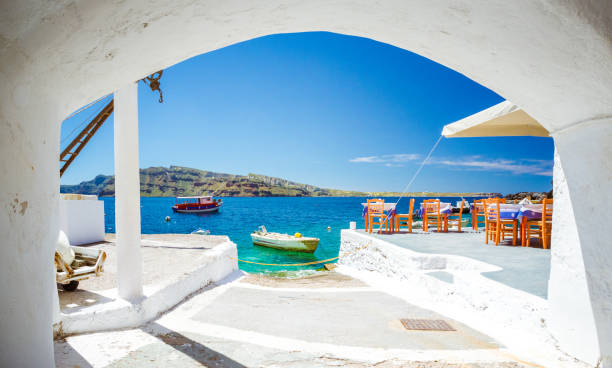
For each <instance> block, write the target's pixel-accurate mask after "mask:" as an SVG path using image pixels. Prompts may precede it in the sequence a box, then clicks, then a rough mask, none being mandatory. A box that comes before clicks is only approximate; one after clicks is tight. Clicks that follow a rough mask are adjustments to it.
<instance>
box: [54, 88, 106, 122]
mask: <svg viewBox="0 0 612 368" xmlns="http://www.w3.org/2000/svg"><path fill="white" fill-rule="evenodd" d="M110 95H111V94H110V93H109V94H107V95H106V96H102V97H100V98H98V99H97V100H95V101H94V102H90V103H88V104H87V105H85V106H83V107H81V108H80V109H78V110H77V111H75V112H73V113H72V114H70V115H68V116H67V117H66V119H64V120H62V123H63V122H64V121H66V120H68V119H70V118H71V117H73V116H75V115H76V114H78V113H80V112H81V111H83V110H85V109H87V108H89V107H90V106H91V105H93V104H96V103H97V102H99V101H100V100H102V99H104V98H106V97H108V96H110Z"/></svg>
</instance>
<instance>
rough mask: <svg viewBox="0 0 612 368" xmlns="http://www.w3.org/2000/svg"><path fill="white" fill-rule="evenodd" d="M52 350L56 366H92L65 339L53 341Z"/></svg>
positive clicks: (62, 367)
mask: <svg viewBox="0 0 612 368" xmlns="http://www.w3.org/2000/svg"><path fill="white" fill-rule="evenodd" d="M53 350H54V355H55V367H56V368H74V367H79V368H93V366H92V365H91V364H89V362H88V361H87V360H86V359H85V358H84V357H83V356H82V355H81V354H79V352H78V351H76V350H74V349H73V348H72V346H70V344H69V343H68V342H67V341H66V340H57V341H54V344H53Z"/></svg>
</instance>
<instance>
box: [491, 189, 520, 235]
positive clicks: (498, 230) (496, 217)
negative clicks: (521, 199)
mask: <svg viewBox="0 0 612 368" xmlns="http://www.w3.org/2000/svg"><path fill="white" fill-rule="evenodd" d="M502 203H504V202H503V199H500V198H493V199H487V200H486V201H485V212H486V214H485V243H486V244H489V240H493V241H495V245H499V242H500V241H502V240H504V238H505V235H506V234H512V245H516V238H517V232H518V220H517V219H502V218H501V214H500V206H499V205H500V204H502ZM508 226H510V227H508Z"/></svg>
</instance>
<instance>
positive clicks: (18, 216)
mask: <svg viewBox="0 0 612 368" xmlns="http://www.w3.org/2000/svg"><path fill="white" fill-rule="evenodd" d="M301 31H331V32H337V33H343V34H350V35H356V36H362V37H368V38H372V39H375V40H378V41H381V42H386V43H389V44H392V45H395V46H398V47H401V48H404V49H407V50H410V51H413V52H416V53H418V54H421V55H423V56H425V57H428V58H430V59H432V60H435V61H437V62H439V63H441V64H443V65H446V66H448V67H450V68H452V69H454V70H456V71H459V72H460V73H463V74H465V75H467V76H468V77H470V78H472V79H473V80H475V81H477V82H478V83H480V84H483V85H485V86H487V87H488V88H491V89H492V90H494V91H496V92H497V93H499V94H500V95H502V96H504V97H506V98H507V99H509V100H511V101H513V102H514V103H516V104H518V105H519V106H521V107H522V108H523V109H525V110H526V111H528V112H529V114H530V115H532V116H533V117H534V118H536V119H537V120H538V121H539V122H540V123H541V124H542V125H544V126H545V127H546V128H547V129H548V130H549V131H551V132H552V133H553V137H554V138H555V144H556V146H557V149H558V153H559V157H560V162H562V164H563V165H562V166H563V170H564V171H565V177H566V178H567V180H566V181H564V183H563V185H565V187H564V188H567V196H568V198H571V202H572V204H573V206H571V207H573V213H574V220H575V223H576V225H577V226H576V234H574V235H573V239H574V240H573V241H572V243H571V246H568V248H570V250H571V251H570V252H569V253H566V254H562V255H560V256H559V257H556V258H555V261H554V262H556V264H557V265H560V266H561V269H563V267H565V266H564V265H567V267H568V269H570V270H571V267H573V266H572V263H571V262H567V260H566V259H564V257H571V255H572V254H574V253H576V252H577V253H579V254H581V255H582V257H583V262H584V264H585V266H586V269H587V273H586V283H587V285H588V296H589V298H590V300H589V302H590V303H589V305H590V306H591V307H592V315H593V319H594V321H595V323H596V325H597V331H596V334H597V337H596V339H597V341H598V347H597V349H596V351H595V350H593V349H589V351H588V352H581V351H569V352H570V354H573V355H581V354H582V356H579V357H580V358H581V359H585V360H587V361H589V362H590V363H592V364H595V363H596V361H597V360H599V359H603V365H602V366H604V367H609V366H610V364H612V361H611V359H612V358H611V355H612V312H610V311H611V310H612V306H611V304H612V302H611V301H610V300H611V293H612V291H611V290H612V276H611V273H610V271H608V264H609V261H608V260H609V259H610V256H611V255H612V247H610V240H609V239H608V235H607V231H606V226H607V221H606V220H607V219H609V218H610V217H609V215H608V213H607V211H608V209H609V208H610V207H611V205H612V199H611V198H612V195H611V194H612V193H611V189H610V188H612V185H611V184H612V177H611V176H612V159H611V157H612V151H611V148H610V147H609V146H608V144H609V143H610V142H612V63H611V61H610V60H612V3H610V2H609V1H607V0H586V1H585V0H566V1H563V2H561V1H553V0H537V1H528V0H517V1H506V0H476V1H468V0H456V1H452V2H449V1H442V0H438V1H431V0H412V1H405V0H389V1H382V2H373V1H370V0H342V1H326V0H313V1H308V2H305V1H295V0H293V1H283V0H269V1H257V2H251V1H240V0H210V1H201V2H194V1H189V0H173V1H171V0H157V1H138V0H135V1H129V2H101V1H95V0H82V1H78V2H73V1H70V0H65V1H59V2H55V3H53V4H49V3H48V2H45V1H42V0H24V1H14V2H8V1H7V2H3V3H2V4H1V5H0V80H1V81H2V84H1V85H0V101H2V108H1V109H0V126H1V128H2V135H1V136H0V153H1V154H2V157H3V161H2V163H1V164H0V177H1V179H0V183H1V188H2V191H1V192H0V206H1V209H0V230H1V232H2V234H3V241H2V247H1V249H0V255H1V257H0V265H1V267H0V277H1V278H2V279H3V282H4V284H3V286H2V288H1V291H2V295H3V301H2V305H1V308H0V330H1V331H2V337H1V338H0V356H3V357H8V358H7V359H8V360H7V361H11V362H17V363H20V364H18V365H20V366H37V367H42V366H52V365H53V359H52V345H51V310H52V308H51V300H52V299H51V293H52V292H53V285H52V283H53V278H52V271H51V266H50V261H49V260H50V259H52V257H51V256H52V249H53V242H54V238H55V234H57V229H58V221H57V211H58V209H57V203H58V192H59V177H58V171H59V170H58V162H57V157H58V155H59V129H60V122H61V120H62V117H63V116H66V115H67V114H68V113H69V112H70V111H72V110H74V109H76V108H77V107H79V106H81V105H83V104H85V103H87V102H89V101H91V100H93V99H95V98H97V97H100V96H102V95H105V94H107V93H111V92H113V91H115V90H117V89H119V88H120V87H123V86H124V85H126V83H128V82H131V81H135V80H138V79H140V78H142V77H143V76H145V75H147V74H149V73H151V72H153V71H156V70H159V69H163V68H165V67H168V66H170V65H173V64H176V63H178V62H180V61H182V60H185V59H187V58H189V57H192V56H195V55H198V54H201V53H204V52H207V51H211V50H215V49H218V48H220V47H223V46H226V45H229V44H233V43H236V42H240V41H244V40H248V39H251V38H254V37H258V36H263V35H268V34H273V33H286V32H301ZM587 142H588V143H587ZM560 238H563V234H561V236H560ZM42 269H48V270H49V271H48V273H41V271H40V270H42ZM561 273H563V272H561ZM558 290H561V291H559V293H563V290H562V288H561V289H558ZM568 293H571V291H568ZM551 298H554V295H553V296H551ZM587 307H588V306H587ZM6 331H11V334H8V333H6ZM562 340H563V338H562V337H560V344H561V346H564V345H563V344H564V342H563V341H562ZM570 350H571V349H570Z"/></svg>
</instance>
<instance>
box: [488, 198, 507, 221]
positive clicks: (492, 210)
mask: <svg viewBox="0 0 612 368" xmlns="http://www.w3.org/2000/svg"><path fill="white" fill-rule="evenodd" d="M500 203H504V202H503V199H501V198H489V199H487V200H486V201H485V219H486V221H497V220H499V218H500V211H499V205H500Z"/></svg>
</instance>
